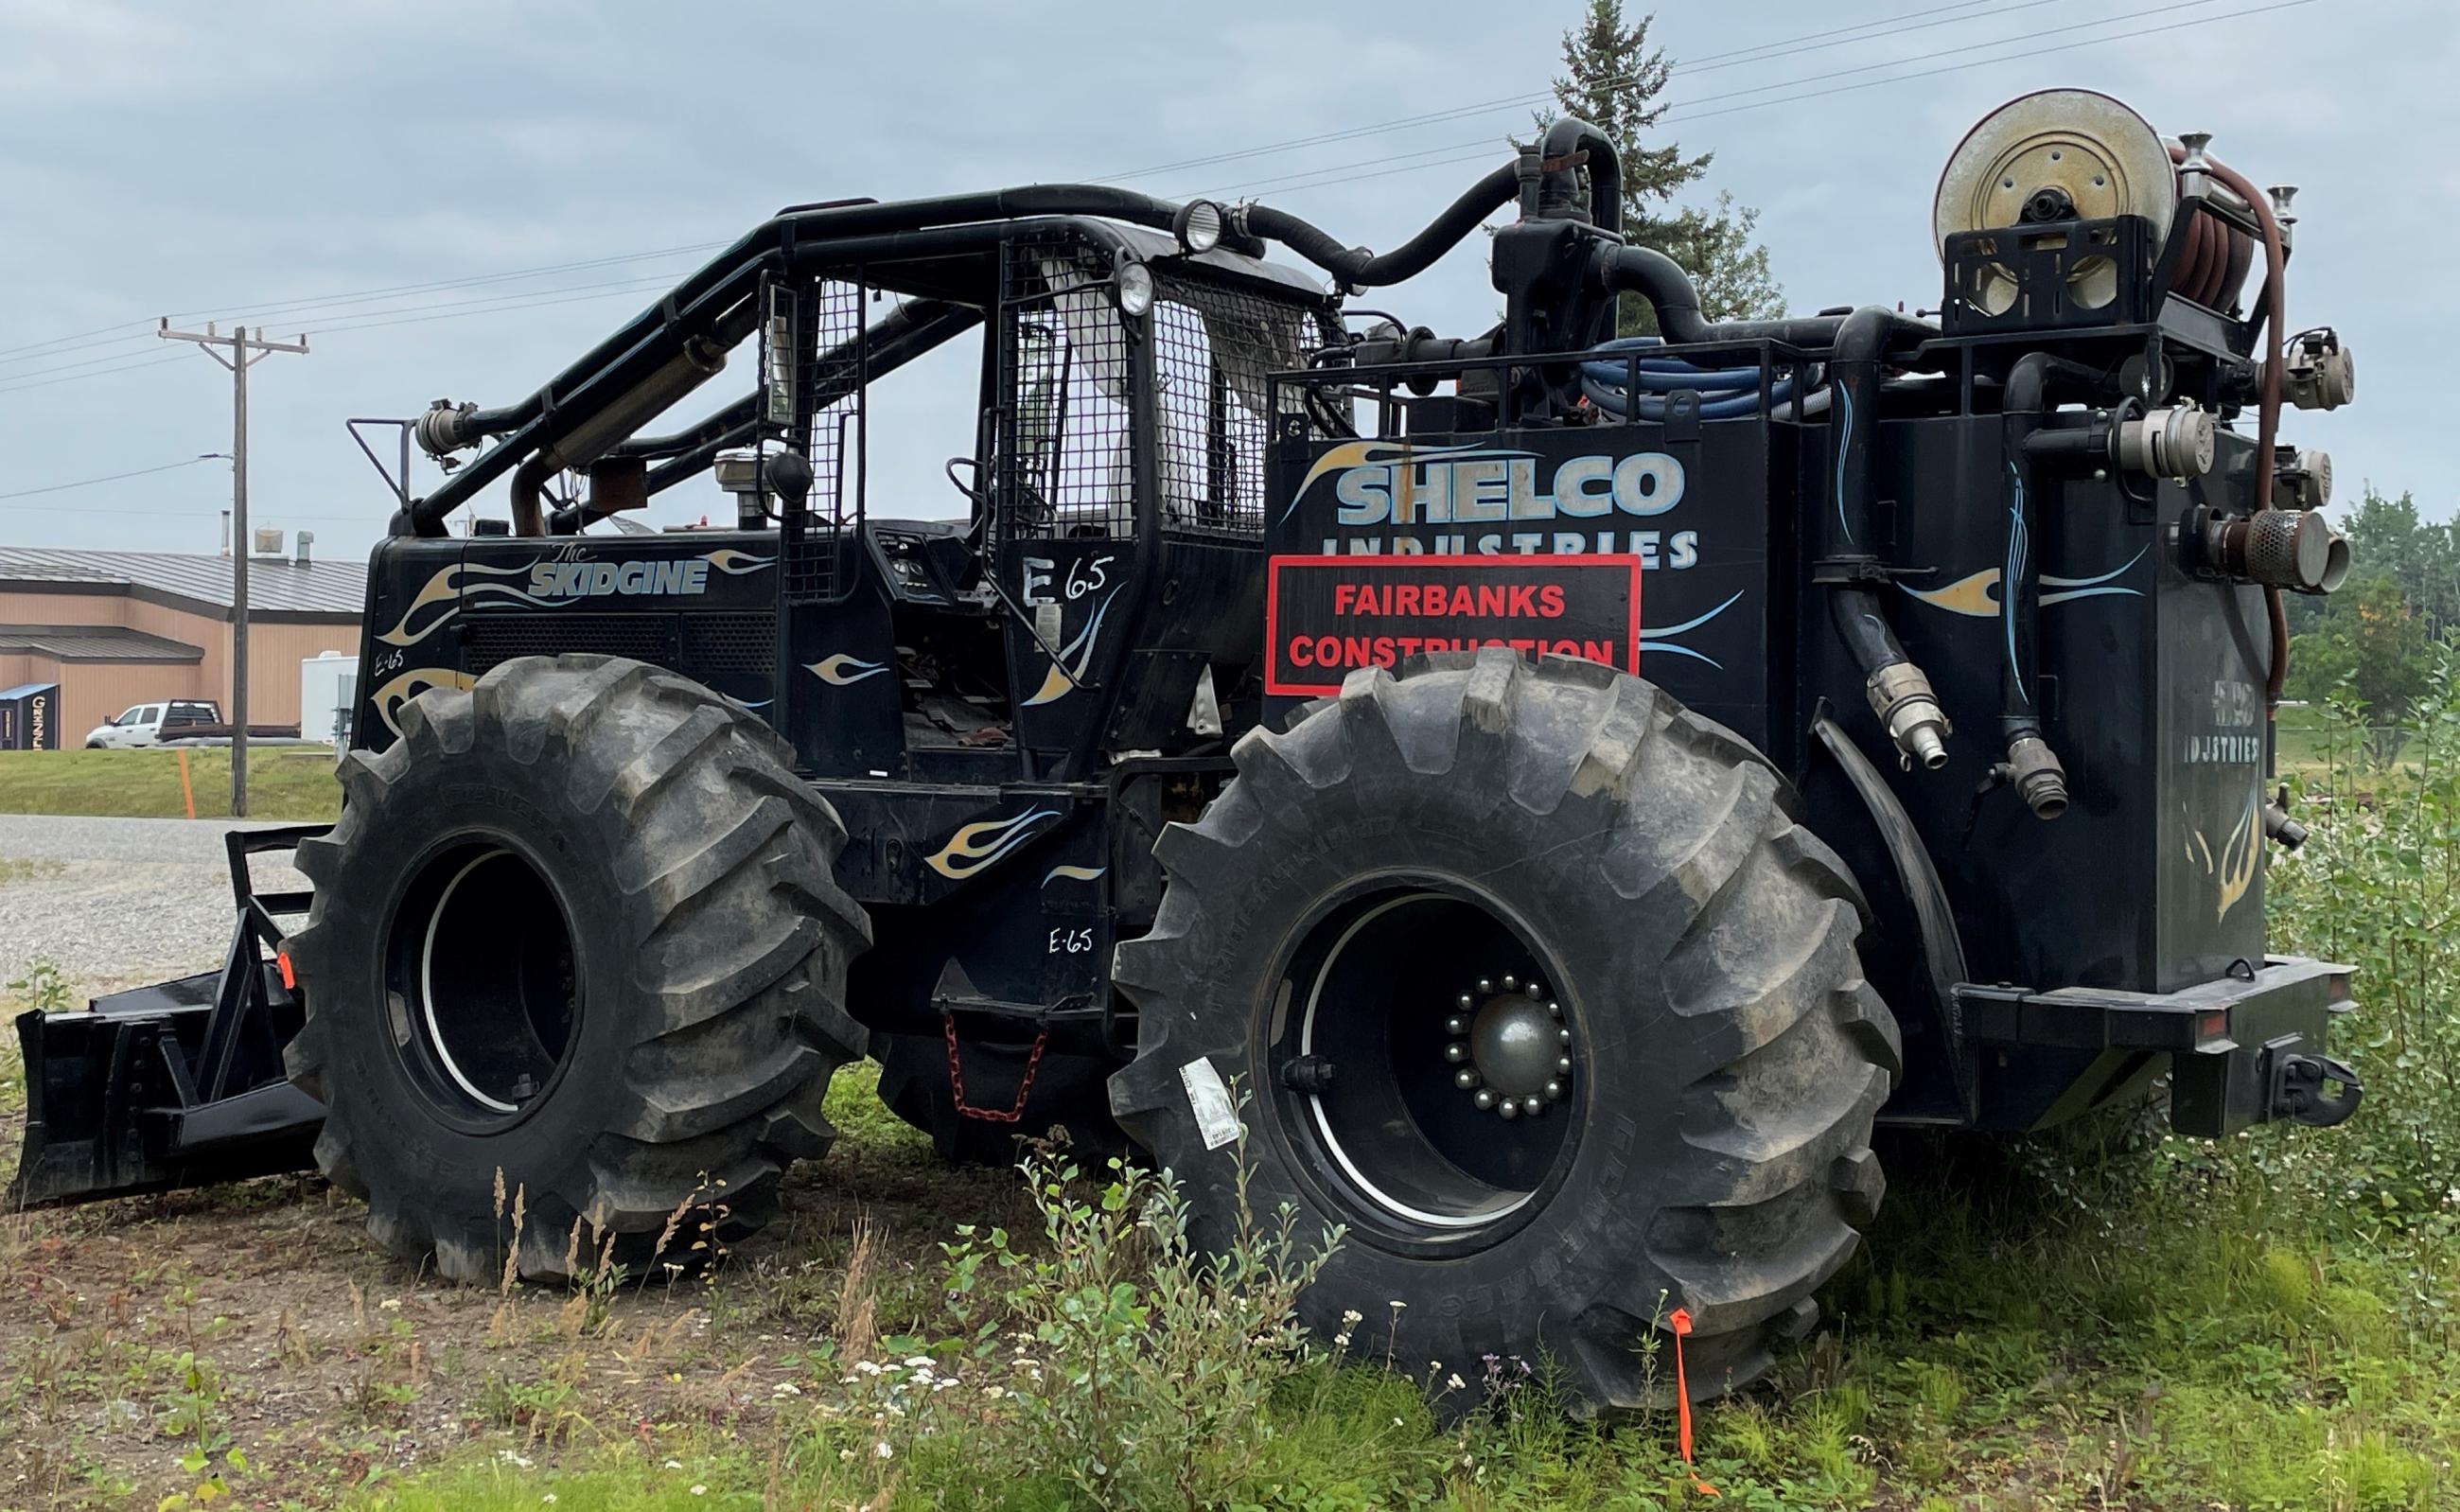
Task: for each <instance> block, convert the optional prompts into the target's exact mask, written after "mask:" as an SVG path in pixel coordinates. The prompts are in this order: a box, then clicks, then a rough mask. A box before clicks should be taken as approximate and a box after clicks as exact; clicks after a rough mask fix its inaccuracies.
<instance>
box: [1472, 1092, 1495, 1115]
mask: <svg viewBox="0 0 2460 1512" xmlns="http://www.w3.org/2000/svg"><path fill="white" fill-rule="evenodd" d="M1470 1100H1471V1101H1473V1102H1474V1103H1476V1104H1477V1111H1478V1112H1480V1113H1491V1112H1493V1111H1494V1110H1495V1089H1494V1088H1492V1087H1481V1088H1479V1089H1478V1093H1477V1096H1476V1097H1473V1098H1471V1099H1470Z"/></svg>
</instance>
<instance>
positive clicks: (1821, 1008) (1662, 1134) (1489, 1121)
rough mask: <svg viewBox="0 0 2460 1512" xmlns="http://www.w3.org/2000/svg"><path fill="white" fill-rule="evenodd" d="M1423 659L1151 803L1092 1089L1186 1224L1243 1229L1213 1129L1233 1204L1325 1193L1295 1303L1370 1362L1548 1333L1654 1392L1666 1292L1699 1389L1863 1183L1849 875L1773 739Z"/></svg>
mask: <svg viewBox="0 0 2460 1512" xmlns="http://www.w3.org/2000/svg"><path fill="white" fill-rule="evenodd" d="M1423 666H1424V670H1418V669H1415V668H1413V669H1411V670H1410V674H1409V675H1406V676H1404V677H1402V678H1401V679H1399V680H1395V679H1394V678H1393V677H1391V676H1390V675H1389V674H1388V673H1385V672H1382V671H1371V672H1359V673H1353V674H1352V675H1351V676H1350V677H1349V679H1348V680H1347V682H1346V683H1345V684H1344V686H1343V689H1342V692H1341V695H1340V696H1339V698H1338V699H1334V700H1329V701H1327V702H1326V703H1325V704H1323V705H1319V706H1318V707H1317V708H1316V709H1315V710H1314V711H1313V712H1312V713H1309V714H1308V716H1307V717H1305V718H1304V719H1302V720H1301V721H1300V722H1299V723H1298V724H1297V725H1296V726H1295V727H1294V728H1292V729H1291V730H1290V731H1289V732H1288V733H1287V734H1284V735H1273V734H1269V733H1266V732H1263V731H1258V732H1255V733H1252V734H1250V735H1247V736H1245V737H1244V738H1243V739H1241V741H1240V742H1239V744H1238V746H1237V748H1236V750H1235V752H1234V756H1235V757H1236V759H1237V762H1238V768H1239V775H1238V777H1237V779H1236V780H1235V781H1233V782H1232V783H1231V784H1230V786H1229V787H1228V788H1227V789H1225V790H1224V791H1223V792H1222V794H1221V796H1220V797H1219V799H1216V800H1215V801H1214V803H1213V804H1212V806H1211V807H1210V808H1209V809H1207V810H1206V812H1205V814H1204V816H1203V817H1202V819H1201V820H1198V822H1197V823H1195V824H1193V825H1185V824H1177V825H1173V826H1171V827H1170V828H1169V829H1168V830H1166V831H1165V832H1164V834H1163V835H1162V837H1161V840H1160V841H1159V842H1158V843H1157V844H1156V855H1157V857H1158V858H1159V859H1160V861H1161V862H1162V864H1163V866H1164V868H1165V869H1166V870H1167V872H1168V876H1169V885H1168V890H1167V891H1166V893H1165V894H1164V897H1163V902H1162V906H1161V911H1160V914H1159V917H1158V918H1157V919H1156V923H1155V926H1154V928H1153V931H1152V932H1151V933H1150V934H1148V935H1146V936H1144V937H1143V938H1141V939H1138V940H1134V941H1127V942H1123V943H1121V945H1120V946H1119V947H1118V955H1117V977H1118V980H1119V982H1120V984H1121V985H1122V986H1123V987H1124V988H1125V989H1126V990H1127V991H1128V993H1129V995H1130V996H1131V997H1133V998H1134V999H1135V1001H1136V1003H1137V1004H1138V1006H1139V1007H1140V1009H1141V1011H1142V1012H1141V1017H1140V1019H1139V1046H1138V1054H1137V1058H1136V1060H1135V1063H1134V1064H1133V1065H1131V1066H1130V1067H1129V1068H1128V1069H1126V1070H1124V1071H1122V1072H1121V1073H1120V1074H1119V1075H1117V1076H1116V1077H1114V1078H1113V1081H1112V1083H1111V1097H1112V1104H1113V1108H1114V1110H1115V1111H1116V1112H1117V1114H1118V1115H1119V1118H1120V1120H1121V1122H1122V1123H1123V1124H1124V1125H1125V1126H1126V1128H1127V1130H1128V1132H1129V1134H1130V1135H1131V1136H1133V1137H1134V1138H1135V1139H1136V1140H1137V1141H1138V1142H1139V1143H1140V1144H1142V1145H1144V1146H1145V1147H1146V1148H1147V1149H1148V1150H1150V1151H1151V1152H1152V1155H1153V1157H1154V1159H1155V1161H1156V1163H1157V1164H1159V1165H1161V1166H1164V1167H1167V1168H1169V1169H1170V1170H1172V1171H1173V1172H1175V1173H1176V1174H1177V1177H1178V1178H1179V1179H1180V1180H1181V1181H1182V1182H1185V1183H1186V1189H1187V1192H1188V1194H1189V1197H1190V1199H1191V1203H1192V1206H1193V1209H1194V1215H1195V1216H1194V1221H1195V1223H1196V1225H1197V1226H1198V1233H1197V1238H1198V1240H1199V1241H1200V1242H1202V1243H1204V1244H1207V1245H1209V1246H1216V1247H1218V1246H1222V1245H1223V1244H1225V1243H1227V1242H1228V1241H1229V1240H1230V1238H1231V1237H1232V1234H1233V1232H1234V1227H1235V1224H1236V1222H1237V1211H1238V1206H1237V1194H1236V1191H1235V1189H1234V1184H1233V1182H1234V1178H1235V1173H1236V1164H1237V1162H1238V1161H1239V1160H1240V1159H1241V1148H1242V1147H1243V1150H1244V1157H1243V1158H1244V1160H1245V1161H1246V1162H1247V1163H1248V1165H1249V1167H1250V1170H1251V1179H1252V1183H1253V1184H1252V1188H1251V1191H1250V1193H1249V1203H1250V1205H1251V1208H1252V1211H1254V1212H1255V1213H1257V1214H1259V1215H1269V1214H1270V1213H1271V1212H1273V1211H1274V1209H1275V1208H1276V1207H1277V1206H1278V1205H1279V1204H1281V1203H1285V1202H1286V1203H1293V1204H1295V1205H1296V1207H1297V1210H1298V1212H1299V1214H1300V1221H1299V1230H1298V1231H1299V1232H1300V1234H1301V1235H1303V1236H1306V1237H1309V1238H1312V1237H1313V1236H1315V1235H1317V1234H1318V1233H1319V1232H1320V1231H1321V1230H1322V1228H1323V1227H1324V1226H1325V1225H1332V1224H1340V1225H1345V1226H1346V1228H1347V1236H1346V1237H1345V1238H1344V1239H1343V1240H1342V1242H1341V1244H1340V1246H1338V1248H1337V1250H1336V1252H1335V1253H1334V1255H1333V1257H1332V1259H1331V1261H1330V1263H1329V1264H1328V1265H1327V1266H1326V1267H1325V1269H1324V1271H1323V1273H1322V1275H1321V1277H1320V1278H1319V1279H1318V1280H1317V1282H1316V1284H1315V1285H1314V1286H1313V1287H1312V1288H1309V1289H1308V1290H1307V1291H1306V1292H1305V1293H1304V1295H1303V1296H1302V1298H1301V1300H1300V1310H1301V1314H1302V1317H1303V1321H1304V1322H1305V1323H1306V1324H1307V1326H1308V1327H1309V1328H1310V1329H1312V1330H1313V1331H1316V1332H1317V1333H1318V1335H1319V1336H1325V1335H1329V1334H1331V1333H1334V1332H1336V1331H1342V1328H1343V1323H1342V1320H1343V1318H1344V1315H1345V1314H1347V1313H1355V1314H1358V1315H1360V1316H1362V1317H1364V1318H1365V1319H1366V1320H1367V1321H1366V1323H1365V1324H1364V1325H1363V1326H1362V1327H1361V1328H1360V1329H1359V1330H1358V1332H1359V1335H1360V1336H1361V1337H1362V1338H1371V1340H1372V1343H1371V1349H1372V1352H1374V1353H1376V1354H1379V1355H1380V1354H1383V1353H1385V1352H1387V1349H1388V1344H1387V1341H1386V1340H1385V1339H1384V1338H1383V1336H1382V1333H1381V1331H1382V1330H1383V1329H1385V1328H1386V1327H1388V1326H1391V1325H1394V1324H1397V1332H1396V1334H1395V1336H1394V1338H1393V1339H1392V1340H1391V1341H1390V1343H1389V1350H1390V1352H1392V1356H1393V1357H1394V1358H1399V1359H1405V1360H1408V1361H1410V1368H1411V1369H1412V1370H1413V1371H1414V1370H1418V1369H1420V1368H1422V1366H1423V1365H1424V1363H1425V1362H1428V1361H1439V1362H1441V1368H1442V1370H1444V1371H1446V1372H1458V1373H1459V1374H1461V1375H1462V1376H1463V1377H1464V1378H1465V1379H1469V1380H1473V1381H1474V1380H1477V1379H1478V1378H1479V1377H1480V1375H1481V1374H1482V1373H1483V1372H1484V1371H1485V1370H1486V1368H1487V1362H1488V1360H1489V1358H1490V1357H1492V1358H1493V1359H1495V1360H1497V1361H1506V1360H1509V1359H1511V1358H1512V1357H1515V1356H1517V1357H1518V1358H1519V1359H1520V1360H1521V1361H1524V1362H1526V1363H1527V1364H1529V1365H1530V1366H1532V1367H1533V1368H1537V1367H1538V1366H1539V1365H1540V1361H1541V1359H1551V1360H1552V1361H1553V1362H1554V1363H1555V1364H1556V1365H1557V1366H1558V1367H1559V1370H1560V1372H1561V1373H1562V1374H1561V1377H1560V1378H1561V1379H1562V1381H1563V1382H1564V1384H1565V1385H1566V1386H1567V1387H1568V1388H1569V1390H1570V1391H1571V1392H1572V1393H1573V1394H1574V1395H1576V1396H1577V1397H1578V1398H1579V1400H1580V1402H1582V1403H1584V1404H1585V1405H1586V1407H1587V1408H1588V1409H1590V1410H1592V1411H1596V1412H1601V1413H1608V1414H1612V1413H1617V1412H1622V1411H1628V1410H1632V1409H1636V1408H1638V1407H1640V1406H1641V1405H1642V1404H1643V1403H1644V1401H1645V1400H1646V1399H1647V1398H1648V1397H1649V1396H1650V1395H1652V1389H1653V1390H1654V1392H1655V1394H1657V1395H1660V1396H1661V1397H1663V1396H1666V1395H1670V1394H1671V1391H1672V1387H1673V1379H1674V1372H1673V1368H1672V1365H1673V1356H1672V1349H1671V1340H1670V1337H1666V1336H1667V1335H1670V1332H1671V1330H1670V1326H1669V1320H1670V1316H1671V1314H1672V1313H1673V1312H1674V1311H1675V1310H1686V1311H1687V1312H1688V1314H1689V1317H1690V1322H1691V1327H1692V1330H1693V1331H1692V1333H1691V1335H1690V1337H1689V1338H1687V1339H1686V1341H1685V1342H1684V1345H1683V1348H1684V1351H1685V1364H1686V1372H1687V1377H1688V1380H1689V1384H1690V1389H1691V1394H1692V1395H1694V1396H1695V1397H1706V1396H1710V1395H1717V1394H1719V1393H1722V1392H1725V1391H1728V1390H1731V1389H1733V1388H1735V1387H1738V1386H1741V1385H1743V1384H1744V1383H1746V1382H1748V1381H1750V1380H1751V1379H1752V1378H1754V1377H1755V1376H1757V1375H1758V1374H1761V1373H1762V1372H1763V1371H1765V1370H1766V1369H1767V1368H1768V1365H1769V1360H1770V1353H1769V1351H1770V1347H1771V1344H1772V1343H1773V1342H1774V1341H1775V1340H1777V1339H1778V1338H1780V1337H1784V1336H1788V1335H1794V1334H1799V1333H1800V1332H1802V1331H1806V1330H1807V1329H1809V1328H1810V1327H1811V1325H1812V1323H1813V1320H1814V1319H1815V1317H1816V1316H1817V1310H1816V1305H1815V1304H1814V1303H1813V1300H1812V1293H1813V1290H1814V1289H1815V1288H1817V1287H1818V1286H1819V1284H1820V1283H1821V1282H1822V1281H1824V1280H1826V1279H1827V1278H1828V1277H1829V1276H1830V1275H1832V1274H1834V1272H1835V1270H1836V1268H1837V1267H1839V1266H1841V1265H1843V1264H1844V1263H1845V1261H1846V1259H1847V1258H1848V1257H1849V1256H1850V1255H1851V1254H1852V1253H1853V1251H1854V1248H1855V1246H1856V1243H1857V1240H1858V1236H1857V1234H1856V1228H1857V1226H1858V1225H1863V1224H1865V1223H1867V1222H1868V1221H1869V1219H1870V1218H1871V1217H1872V1215H1873V1213H1874V1211H1875V1210H1876V1208H1877V1203H1878V1200H1879V1197H1880V1193H1881V1191H1882V1188H1883V1184H1884V1183H1883V1182H1882V1179H1881V1176H1880V1173H1879V1169H1878V1165H1877V1161H1875V1160H1874V1159H1873V1157H1872V1154H1871V1150H1870V1139H1871V1128H1872V1121H1873V1117H1874V1115H1875V1114H1876V1113H1877V1110H1878V1107H1879V1104H1880V1102H1881V1101H1882V1100H1883V1099H1884V1098H1885V1097H1887V1095H1888V1091H1889V1088H1890V1085H1891V1080H1892V1077H1893V1076H1894V1075H1895V1074H1896V1072H1897V1070H1898V1038H1897V1029H1896V1025H1895V1021H1894V1019H1893V1018H1892V1017H1891V1015H1890V1014H1889V1012H1888V1010H1887V1008H1886V1007H1885V1006H1884V1005H1883V1004H1882V1003H1881V1002H1880V1001H1879V998H1878V996H1877V993H1875V992H1874V991H1873V990H1872V989H1871V987H1870V985H1869V984H1868V983H1867V982H1865V981H1864V980H1863V977H1862V970H1861V966H1860V963H1859V961H1858V959H1857V957H1856V951H1855V941H1856V937H1857V936H1858V935H1859V933H1860V931H1861V928H1862V924H1863V918H1862V913H1863V908H1864V905H1863V902H1862V899H1861V896H1860V893H1859V892H1858V890H1857V889H1856V885H1855V883H1854V881H1853V879H1852V878H1851V877H1850V876H1849V875H1848V874H1847V873H1846V871H1845V869H1844V866H1843V865H1842V863H1841V862H1839V861H1838V860H1837V858H1836V857H1835V856H1834V854H1833V853H1832V852H1831V851H1830V850H1829V849H1828V848H1827V847H1826V846H1824V845H1822V844H1821V843H1820V842H1819V841H1816V840H1814V839H1813V838H1812V836H1811V835H1810V833H1809V832H1808V831H1806V830H1804V829H1803V828H1802V827H1801V826H1800V825H1799V824H1798V823H1796V822H1795V820H1794V817H1793V812H1792V805H1793V801H1794V800H1793V798H1792V793H1791V791H1790V789H1789V788H1788V786H1787V784H1786V782H1785V781H1784V780H1783V779H1782V778H1781V777H1779V776H1778V775H1777V774H1776V773H1775V772H1774V771H1773V770H1772V769H1771V767H1770V766H1769V764H1768V762H1767V761H1766V760H1765V759H1764V758H1762V757H1761V756H1759V755H1758V754H1757V753H1756V752H1754V751H1753V750H1752V749H1751V748H1750V746H1749V745H1747V744H1746V743H1745V742H1744V741H1743V740H1741V739H1740V738H1739V737H1737V736H1736V735H1733V734H1731V733H1730V732H1728V731H1727V730H1725V729H1724V728H1722V727H1721V726H1718V725H1716V724H1713V723H1711V722H1710V721H1708V720H1707V719H1703V718H1701V717H1700V716H1699V715H1697V714H1694V713H1690V712H1689V711H1687V710H1686V709H1684V708H1683V707H1682V706H1681V705H1679V704H1677V703H1676V702H1675V701H1674V700H1673V699H1672V698H1671V697H1668V696H1667V695H1666V694H1665V693H1664V692H1659V691H1658V690H1657V689H1656V688H1654V687H1652V686H1650V685H1649V684H1647V683H1645V682H1643V681H1641V680H1639V679H1638V678H1634V677H1630V676H1627V675H1624V674H1622V673H1619V672H1616V671H1612V670H1610V669H1607V668H1604V667H1601V666H1598V665H1596V664H1594V663H1590V662H1583V661H1576V660H1570V659H1558V658H1550V659H1548V660H1546V661H1544V662H1542V663H1540V664H1538V665H1537V666H1534V667H1533V666H1529V665H1527V664H1526V663H1524V662H1522V661H1521V660H1520V659H1519V658H1517V657H1516V656H1514V655H1513V654H1511V653H1510V652H1508V651H1503V650H1488V651H1482V652H1479V653H1476V655H1475V656H1474V659H1473V658H1472V657H1471V656H1469V655H1466V654H1457V655H1451V656H1442V657H1436V658H1432V659H1431V660H1430V661H1429V662H1427V663H1425V664H1423ZM1234 1100H1235V1101H1238V1102H1241V1103H1242V1104H1243V1106H1242V1107H1241V1114H1240V1119H1241V1122H1243V1129H1244V1134H1243V1138H1242V1137H1241V1133H1240V1129H1241V1124H1240V1123H1237V1122H1233V1121H1232V1120H1231V1119H1230V1118H1229V1117H1228V1109H1229V1107H1230V1105H1231V1103H1232V1102H1233V1101H1234ZM1396 1304H1406V1309H1404V1308H1402V1307H1399V1306H1396ZM1652 1330H1655V1331H1661V1336H1662V1337H1665V1342H1666V1345H1667V1347H1666V1348H1665V1349H1663V1350H1661V1351H1659V1352H1658V1353H1657V1358H1656V1361H1655V1364H1654V1366H1653V1368H1644V1363H1643V1361H1644V1355H1643V1352H1642V1350H1641V1349H1640V1345H1641V1344H1642V1342H1643V1341H1644V1339H1645V1338H1646V1336H1647V1335H1648V1334H1649V1333H1650V1332H1651V1331H1652ZM1503 1368H1505V1369H1507V1370H1509V1369H1512V1367H1510V1366H1508V1365H1507V1366H1505V1367H1503ZM1652 1369H1653V1374H1652V1373H1651V1371H1652Z"/></svg>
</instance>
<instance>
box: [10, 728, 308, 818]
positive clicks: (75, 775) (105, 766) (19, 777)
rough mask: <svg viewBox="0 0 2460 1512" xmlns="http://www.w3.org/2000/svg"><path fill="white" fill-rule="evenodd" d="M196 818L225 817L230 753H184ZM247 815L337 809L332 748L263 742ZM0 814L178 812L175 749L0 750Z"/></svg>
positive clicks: (251, 771) (251, 770)
mask: <svg viewBox="0 0 2460 1512" xmlns="http://www.w3.org/2000/svg"><path fill="white" fill-rule="evenodd" d="M187 757H188V783H189V786H190V787H191V788H192V789H193V790H194V792H195V793H196V798H197V818H199V819H227V818H229V817H230V752H229V751H227V750H224V749H221V748H202V749H198V750H193V751H190V752H188V753H187ZM247 793H248V814H249V817H250V818H252V819H290V820H320V819H328V820H329V819H331V818H333V817H334V816H335V815H336V814H337V813H339V812H340V811H341V800H342V799H341V787H340V785H339V784H337V783H336V782H335V781H334V780H333V756H332V753H331V752H329V751H327V750H324V749H322V748H316V747H305V746H301V747H287V748H286V747H263V748H258V749H255V750H251V751H250V752H249V753H248V761H247ZM0 814H101V815H112V816H118V817H124V818H136V819H180V818H183V817H185V816H186V814H187V806H186V803H185V800H184V799H182V798H181V796H180V753H178V752H176V751H0Z"/></svg>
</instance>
